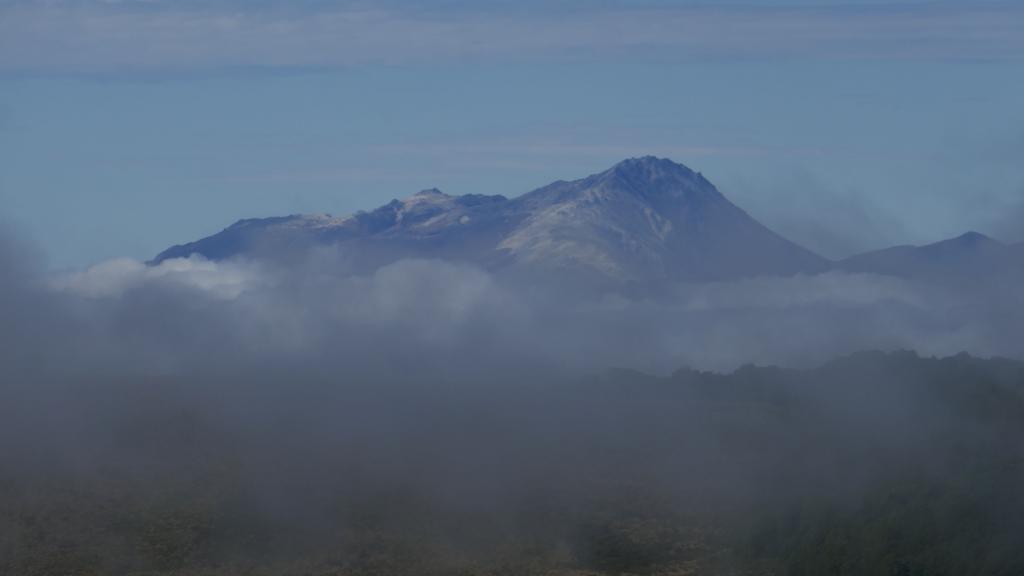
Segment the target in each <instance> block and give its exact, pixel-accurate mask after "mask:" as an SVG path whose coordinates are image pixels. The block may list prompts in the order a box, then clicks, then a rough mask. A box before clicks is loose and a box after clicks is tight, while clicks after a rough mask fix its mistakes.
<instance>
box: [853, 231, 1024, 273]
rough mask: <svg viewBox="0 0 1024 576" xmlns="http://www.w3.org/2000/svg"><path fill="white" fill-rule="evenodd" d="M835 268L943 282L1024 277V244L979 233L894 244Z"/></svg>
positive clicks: (858, 256)
mask: <svg viewBox="0 0 1024 576" xmlns="http://www.w3.org/2000/svg"><path fill="white" fill-rule="evenodd" d="M836 267H837V268H839V269H841V270H845V271H848V272H868V273H873V274H885V275H888V276H900V277H904V278H913V279H918V280H928V281H935V282H942V283H950V282H958V283H959V282H986V281H991V280H994V279H1007V278H1024V247H1022V245H1019V244H1018V245H1006V244H1003V243H1001V242H999V241H997V240H993V239H992V238H989V237H988V236H985V235H984V234H980V233H978V232H968V233H966V234H963V235H960V236H957V237H956V238H951V239H948V240H943V241H941V242H936V243H934V244H928V245H925V246H895V247H892V248H886V249H883V250H876V251H874V252H867V253H865V254H859V255H857V256H853V257H850V258H847V259H845V260H841V261H839V262H837V263H836Z"/></svg>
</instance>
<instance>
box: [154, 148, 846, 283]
mask: <svg viewBox="0 0 1024 576" xmlns="http://www.w3.org/2000/svg"><path fill="white" fill-rule="evenodd" d="M317 245H335V246H338V247H339V249H340V250H342V251H343V253H344V254H346V256H347V257H348V258H349V259H350V260H351V261H352V263H353V265H354V266H356V267H357V268H362V269H373V268H375V267H378V266H381V265H383V264H387V263H389V262H392V261H395V260H398V259H400V258H408V257H425V258H442V259H449V260H460V261H469V262H473V263H475V264H478V265H481V266H483V267H485V268H487V269H490V270H494V271H500V272H503V273H509V274H516V275H523V274H525V275H527V276H530V275H537V276H543V277H552V276H555V277H567V278H574V279H579V280H584V281H587V282H598V283H602V282H604V283H612V284H620V285H621V284H641V285H651V284H657V283H660V282H670V281H708V280H725V279H733V278H742V277H749V276H758V275H792V274H795V273H801V272H804V273H814V272H820V271H824V270H826V269H828V268H829V266H830V263H829V262H828V261H827V260H825V259H823V258H821V257H819V256H818V255H816V254H814V253H812V252H810V251H809V250H806V249H804V248H802V247H800V246H798V245H796V244H794V243H792V242H790V241H789V240H786V239H785V238H783V237H781V236H779V235H778V234H776V233H774V232H772V231H771V230H769V229H768V228H766V227H765V226H763V225H762V224H760V223H759V222H757V221H756V220H755V219H754V218H752V217H751V216H750V215H748V214H747V213H746V212H744V211H743V210H741V209H740V208H738V207H737V206H736V205H734V204H732V203H731V202H730V201H729V200H728V199H726V198H725V196H723V195H722V194H721V193H720V192H719V191H718V190H717V189H716V188H715V187H714V185H712V184H711V183H710V182H708V180H707V179H705V178H704V177H703V176H702V175H700V174H699V173H696V172H694V171H692V170H690V169H689V168H687V167H685V166H683V165H680V164H676V163H674V162H672V161H670V160H666V159H659V158H654V157H650V156H648V157H644V158H633V159H629V160H625V161H623V162H620V163H618V164H616V165H615V166H613V167H611V168H610V169H608V170H605V171H604V172H601V173H599V174H594V175H592V176H588V177H586V178H583V179H580V180H574V181H571V182H565V181H559V182H555V183H552V184H549V185H547V186H544V187H542V188H539V189H537V190H534V191H532V192H529V193H527V194H524V195H522V196H519V197H516V198H511V199H509V198H506V197H504V196H486V195H478V194H468V195H464V196H450V195H447V194H444V193H443V192H440V191H439V190H436V189H431V190H425V191H422V192H420V193H418V194H415V195H413V196H411V197H409V198H405V199H403V200H393V201H391V202H389V203H388V204H385V205H384V206H381V207H380V208H377V209H375V210H373V211H370V212H359V213H356V214H354V215H351V216H346V217H341V218H336V217H331V216H327V215H295V216H286V217H277V218H262V219H250V220H241V221H239V222H236V223H235V224H233V225H232V226H230V227H228V228H226V229H225V230H223V231H221V232H219V233H217V234H214V235H212V236H209V237H207V238H203V239H201V240H198V241H196V242H191V243H188V244H184V245H179V246H174V247H172V248H170V249H168V250H166V251H164V252H162V253H161V254H159V255H158V256H157V257H156V258H155V259H154V261H153V262H154V263H159V262H161V261H163V260H167V259H169V258H180V257H187V256H190V255H192V254H199V255H202V256H205V257H206V258H209V259H214V260H219V259H224V258H230V257H234V256H239V255H250V256H253V255H264V256H273V255H275V254H289V253H291V252H292V251H294V250H298V249H304V248H307V247H310V246H317Z"/></svg>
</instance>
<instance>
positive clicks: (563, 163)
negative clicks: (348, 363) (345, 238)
mask: <svg viewBox="0 0 1024 576" xmlns="http://www.w3.org/2000/svg"><path fill="white" fill-rule="evenodd" d="M1022 103H1024V3H1022V2H979V1H970V2H967V1H964V2H948V3H935V2H852V1H851V2H845V3H840V2H826V1H823V0H818V1H803V2H785V3H782V2H770V1H767V0H762V1H759V2H752V1H748V2H735V3H726V2H687V1H682V2H669V1H661V2H628V3H627V2H616V1H600V2H596V1H595V2H580V1H561V2H551V1H545V2H539V1H525V2H524V1H517V2H511V1H509V2H505V1H499V2H489V3H486V4H485V3H483V2H468V1H443V2H426V1H420V2H326V1H316V0H309V1H299V2H287V3H286V2H275V1H246V2H242V1H240V0H214V1H208V2H198V1H188V0H186V1H176V2H169V1H166V2H165V1H160V0H152V1H142V0H140V1H129V0H122V1H116V0H107V1H89V0H85V1H80V2H71V1H60V0H53V1H19V0H14V1H0V219H2V220H6V221H8V222H13V223H14V224H15V225H16V226H18V227H19V228H20V229H21V230H22V231H23V232H25V233H27V234H28V236H30V237H31V238H32V239H34V240H35V241H36V242H38V243H39V244H40V245H41V246H42V247H43V249H44V250H45V251H46V252H47V254H48V256H49V261H50V265H51V266H53V267H56V268H64V267H73V266H81V265H85V264H89V263H92V262H96V261H99V260H103V259H107V258H111V257H116V256H130V257H135V258H148V257H151V256H153V255H154V254H156V253H157V252H158V251H160V250H161V249H163V248H166V247H167V246H168V245H170V244H174V243H178V242H182V241H187V240H192V239H195V238H197V237H199V236H202V235H206V234H209V233H212V232H215V231H217V230H219V229H220V228H223V227H224V226H226V225H228V224H230V223H231V222H233V221H234V220H237V219H238V218H242V217H251V216H269V215H280V214H286V213H294V212H331V213H336V214H340V213H347V212H351V211H354V210H357V209H370V208H373V207H375V206H377V205H379V204H382V203H384V202H386V201H388V200H389V199H391V198H394V197H401V196H406V195H409V194H411V193H414V192H416V191H417V190H419V189H422V188H428V187H435V186H436V187H439V188H441V189H443V190H445V191H447V192H449V193H454V194H463V193H489V194H499V193H500V194H505V195H516V194H519V193H522V192H526V191H528V190H530V189H532V188H535V187H538V186H540V185H543V184H546V183H548V182H550V181H552V180H556V179H571V178H577V177H581V176H584V175H587V174H589V173H593V172H596V171H600V170H602V169H604V168H606V167H607V166H609V165H611V164H613V163H614V162H616V161H618V160H621V159H622V158H625V157H630V156H639V155H645V154H656V155H660V156H668V157H670V158H672V159H674V160H676V161H679V162H682V163H684V164H686V165H688V166H690V167H691V168H693V169H695V170H699V171H701V172H703V173H704V174H705V175H706V176H707V177H708V178H709V179H710V180H711V181H712V182H714V183H716V184H717V185H718V187H719V188H720V189H721V190H722V191H723V192H724V193H725V194H726V195H727V196H728V197H730V198H731V199H732V200H733V201H735V202H736V203H737V204H739V205H740V206H742V207H744V208H746V209H747V210H748V211H749V212H751V213H752V214H753V215H754V216H755V217H757V218H759V219H761V220H762V221H763V222H765V223H766V224H768V225H769V226H772V227H774V228H775V229H777V230H778V231H780V232H782V233H783V234H786V235H787V236H789V237H791V238H793V239H794V240H797V241H798V242H801V243H803V244H805V245H807V246H808V247H809V248H812V249H815V250H818V251H819V252H821V253H823V254H825V255H827V256H833V257H836V256H844V255H847V254H849V253H852V252H855V251H859V250H864V249H870V248H876V247H881V246H885V245H888V244H892V243H904V242H912V243H922V242H928V241H932V240H938V239H941V238H944V237H948V236H953V235H956V234H959V233H961V232H963V231H966V230H968V229H976V230H980V231H983V232H987V233H990V234H992V235H994V236H996V237H997V238H999V239H1002V240H1006V241H1024V162H1022V161H1021V159H1022V158H1024V104H1022Z"/></svg>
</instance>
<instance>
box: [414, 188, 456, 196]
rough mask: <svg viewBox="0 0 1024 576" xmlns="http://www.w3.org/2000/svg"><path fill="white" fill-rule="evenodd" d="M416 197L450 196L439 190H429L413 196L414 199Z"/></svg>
mask: <svg viewBox="0 0 1024 576" xmlns="http://www.w3.org/2000/svg"><path fill="white" fill-rule="evenodd" d="M416 196H419V197H431V196H448V195H447V194H445V193H444V192H441V191H440V190H438V189H437V188H427V189H426V190H420V191H419V192H417V193H416V194H413V197H416Z"/></svg>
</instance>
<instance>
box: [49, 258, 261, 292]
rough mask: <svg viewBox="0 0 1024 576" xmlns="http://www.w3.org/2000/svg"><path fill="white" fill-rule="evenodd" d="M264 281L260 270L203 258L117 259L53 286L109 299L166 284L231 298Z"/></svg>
mask: <svg viewBox="0 0 1024 576" xmlns="http://www.w3.org/2000/svg"><path fill="white" fill-rule="evenodd" d="M264 280H265V277H264V276H262V275H261V274H260V273H259V271H258V267H257V266H256V265H254V264H250V263H243V262H212V261H210V260H206V259H205V258H202V257H201V256H190V257H189V258H175V259H171V260H165V261H163V262H161V263H160V264H158V265H156V266H147V265H146V264H145V263H143V262H140V261H138V260H133V259H131V258H118V259H114V260H108V261H106V262H101V263H99V264H96V265H94V266H90V267H89V268H87V269H85V270H81V271H77V272H72V273H69V274H64V275H61V276H58V277H56V278H54V279H53V280H52V282H51V286H52V287H54V288H55V289H57V290H62V291H67V292H71V293H74V294H78V295H81V296H87V297H92V298H109V297H116V296H120V295H121V294H123V293H124V292H126V291H128V290H132V289H136V288H139V287H142V286H145V285H149V284H156V283H164V284H165V285H169V286H175V287H185V288H191V289H196V290H201V291H202V292H205V293H207V294H210V295H211V296H215V297H219V298H229V299H230V298H235V297H237V296H238V295H239V294H241V293H242V292H243V291H245V290H246V289H249V288H253V287H255V286H258V285H261V284H262V283H263V282H264Z"/></svg>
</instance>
